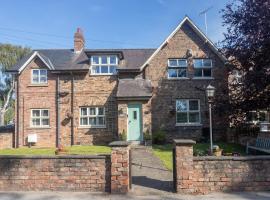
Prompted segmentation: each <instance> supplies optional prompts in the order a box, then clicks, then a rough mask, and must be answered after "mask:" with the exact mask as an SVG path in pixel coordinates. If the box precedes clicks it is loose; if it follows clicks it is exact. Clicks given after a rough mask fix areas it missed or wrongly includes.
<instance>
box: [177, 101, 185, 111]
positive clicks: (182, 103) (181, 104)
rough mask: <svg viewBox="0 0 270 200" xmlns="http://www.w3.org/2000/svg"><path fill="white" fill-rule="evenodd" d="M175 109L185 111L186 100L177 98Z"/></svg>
mask: <svg viewBox="0 0 270 200" xmlns="http://www.w3.org/2000/svg"><path fill="white" fill-rule="evenodd" d="M176 111H177V112H180V111H187V101H186V100H177V101H176Z"/></svg>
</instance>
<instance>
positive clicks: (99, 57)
mask: <svg viewBox="0 0 270 200" xmlns="http://www.w3.org/2000/svg"><path fill="white" fill-rule="evenodd" d="M104 56H106V57H107V63H106V64H102V63H101V58H102V57H104ZM111 56H114V57H115V58H116V64H111V63H110V60H111V58H110V57H111ZM94 57H98V61H99V63H98V64H94V62H93V58H94ZM118 65H119V59H118V56H117V55H93V56H91V67H90V72H91V73H90V74H91V75H115V74H116V72H115V73H110V72H109V71H110V67H111V66H115V67H116V68H117V67H118ZM101 66H108V73H101ZM94 67H99V68H100V69H99V70H100V72H99V73H96V72H95V70H93V68H94ZM115 70H116V69H115Z"/></svg>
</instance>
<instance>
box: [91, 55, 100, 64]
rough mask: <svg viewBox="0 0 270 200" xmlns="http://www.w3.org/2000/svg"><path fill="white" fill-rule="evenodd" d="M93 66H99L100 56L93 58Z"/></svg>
mask: <svg viewBox="0 0 270 200" xmlns="http://www.w3.org/2000/svg"><path fill="white" fill-rule="evenodd" d="M92 64H99V56H93V57H92Z"/></svg>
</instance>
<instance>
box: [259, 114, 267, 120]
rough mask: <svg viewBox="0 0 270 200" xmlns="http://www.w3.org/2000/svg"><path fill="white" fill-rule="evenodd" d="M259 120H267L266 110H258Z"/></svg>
mask: <svg viewBox="0 0 270 200" xmlns="http://www.w3.org/2000/svg"><path fill="white" fill-rule="evenodd" d="M259 121H260V122H264V121H267V120H266V112H264V111H260V112H259Z"/></svg>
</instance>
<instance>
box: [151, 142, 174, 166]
mask: <svg viewBox="0 0 270 200" xmlns="http://www.w3.org/2000/svg"><path fill="white" fill-rule="evenodd" d="M153 153H154V155H155V156H156V157H158V158H159V159H160V160H161V161H162V163H163V164H164V166H165V167H166V168H167V169H168V170H170V171H172V170H173V158H172V145H171V144H164V145H153Z"/></svg>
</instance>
